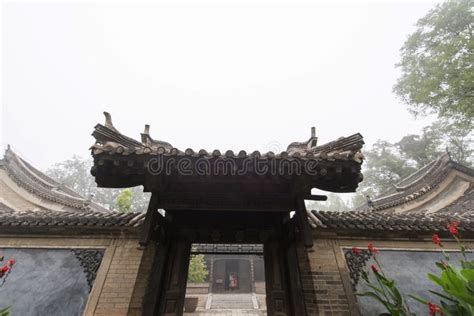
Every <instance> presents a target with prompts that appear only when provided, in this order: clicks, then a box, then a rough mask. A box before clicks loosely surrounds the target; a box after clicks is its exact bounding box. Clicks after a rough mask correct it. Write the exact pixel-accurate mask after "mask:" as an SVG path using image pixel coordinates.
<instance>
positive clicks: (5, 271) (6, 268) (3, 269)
mask: <svg viewBox="0 0 474 316" xmlns="http://www.w3.org/2000/svg"><path fill="white" fill-rule="evenodd" d="M9 269H10V268H9V267H8V266H3V267H1V268H0V273H1V274H4V273H7V272H8V270H9Z"/></svg>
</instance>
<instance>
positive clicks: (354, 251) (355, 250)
mask: <svg viewBox="0 0 474 316" xmlns="http://www.w3.org/2000/svg"><path fill="white" fill-rule="evenodd" d="M352 253H353V254H355V255H356V256H358V255H360V253H361V251H360V249H359V248H357V247H352Z"/></svg>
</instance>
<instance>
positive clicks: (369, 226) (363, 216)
mask: <svg viewBox="0 0 474 316" xmlns="http://www.w3.org/2000/svg"><path fill="white" fill-rule="evenodd" d="M309 215H310V216H309V219H310V223H311V224H312V226H313V228H314V229H316V230H318V229H322V230H330V231H333V232H341V231H348V232H355V231H357V232H420V233H431V232H445V231H446V228H447V225H448V223H450V222H451V221H453V220H456V221H459V222H460V225H459V231H460V232H461V233H463V232H469V233H474V210H471V211H470V212H464V213H452V214H451V213H432V214H427V213H415V214H409V215H408V214H406V213H394V212H371V211H346V212H329V211H311V213H310V214H309Z"/></svg>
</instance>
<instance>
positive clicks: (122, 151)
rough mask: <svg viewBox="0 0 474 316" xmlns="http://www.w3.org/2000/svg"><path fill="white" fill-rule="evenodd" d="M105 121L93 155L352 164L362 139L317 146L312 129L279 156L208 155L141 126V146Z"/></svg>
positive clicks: (98, 127) (357, 136)
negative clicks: (183, 147) (290, 159)
mask: <svg viewBox="0 0 474 316" xmlns="http://www.w3.org/2000/svg"><path fill="white" fill-rule="evenodd" d="M104 115H105V117H106V121H105V124H104V125H102V124H97V125H96V127H95V130H94V132H93V133H92V135H93V136H94V137H95V139H96V143H95V144H94V145H93V146H92V147H91V150H92V154H93V155H99V154H102V153H108V154H110V155H123V156H128V155H157V154H163V155H170V156H193V157H208V158H217V157H222V158H247V157H258V158H268V159H279V158H288V157H293V158H299V159H309V158H311V159H315V160H328V161H335V160H353V161H356V162H358V163H362V160H363V156H362V154H361V148H362V146H363V144H364V141H363V138H362V135H360V134H354V135H352V136H349V137H341V138H340V139H338V140H336V141H333V142H331V143H328V144H325V145H322V146H317V137H316V136H315V132H314V128H313V129H312V134H311V137H310V139H309V140H308V141H306V142H295V143H291V144H290V145H289V146H288V148H287V150H286V151H283V152H281V153H274V152H271V151H270V152H267V153H260V152H259V151H253V152H252V153H247V152H246V151H244V150H241V151H239V152H238V153H234V152H233V151H232V150H227V151H220V150H217V149H216V150H214V151H212V152H209V151H207V150H205V149H201V150H193V149H191V148H188V149H186V150H184V151H182V150H179V149H177V148H175V147H173V146H172V145H171V144H169V143H167V142H163V141H159V140H155V139H153V138H151V136H150V126H149V125H145V131H144V133H142V134H141V142H138V141H136V140H134V139H132V138H130V137H127V136H125V135H123V134H121V133H120V132H119V131H118V130H117V129H116V128H115V127H114V126H113V124H112V119H111V116H110V114H109V113H107V112H104Z"/></svg>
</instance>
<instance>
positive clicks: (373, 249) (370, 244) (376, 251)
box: [367, 242, 379, 255]
mask: <svg viewBox="0 0 474 316" xmlns="http://www.w3.org/2000/svg"><path fill="white" fill-rule="evenodd" d="M367 249H369V251H370V253H371V254H373V255H375V254H376V253H378V252H379V250H378V249H377V248H375V247H374V245H373V244H372V243H371V242H370V243H369V244H368V245H367Z"/></svg>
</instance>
